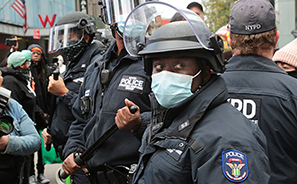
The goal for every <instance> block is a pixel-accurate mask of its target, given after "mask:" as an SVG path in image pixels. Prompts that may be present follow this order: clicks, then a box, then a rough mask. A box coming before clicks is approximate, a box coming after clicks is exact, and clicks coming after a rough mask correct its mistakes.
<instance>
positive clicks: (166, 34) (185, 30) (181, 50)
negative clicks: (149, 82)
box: [138, 21, 225, 75]
mask: <svg viewBox="0 0 297 184" xmlns="http://www.w3.org/2000/svg"><path fill="white" fill-rule="evenodd" d="M193 26H194V28H195V26H196V25H195V24H194V25H193ZM209 40H210V42H209V47H210V48H214V50H207V49H205V48H204V47H203V46H202V45H201V44H200V42H199V41H198V40H197V38H196V36H195V33H194V32H193V31H192V29H191V26H190V24H189V23H188V22H187V21H177V22H171V23H169V24H166V25H164V26H161V27H160V28H159V29H157V30H156V31H155V32H154V33H153V34H152V36H151V37H150V38H149V40H148V42H147V43H146V46H145V48H144V49H143V50H141V51H140V52H139V53H138V54H139V55H142V56H143V58H144V69H145V71H146V73H147V74H148V75H151V72H152V63H151V58H155V57H162V56H165V57H166V56H190V57H197V58H202V59H205V60H206V61H208V62H209V63H210V66H211V68H212V70H213V71H215V72H218V73H223V72H224V71H225V66H224V65H225V64H224V62H223V57H222V51H223V49H224V47H223V41H222V39H221V38H220V37H219V36H218V35H215V34H213V35H211V37H210V38H209ZM215 47H216V48H215Z"/></svg>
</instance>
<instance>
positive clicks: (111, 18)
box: [98, 0, 148, 25]
mask: <svg viewBox="0 0 297 184" xmlns="http://www.w3.org/2000/svg"><path fill="white" fill-rule="evenodd" d="M147 1H148V0H99V2H98V4H99V6H100V8H101V16H102V19H103V22H104V23H105V24H108V25H110V24H115V23H119V22H125V20H126V18H127V16H128V15H129V13H130V12H131V11H132V10H133V9H134V8H135V7H137V6H138V5H140V4H142V3H145V2H147Z"/></svg>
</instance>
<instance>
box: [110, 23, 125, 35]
mask: <svg viewBox="0 0 297 184" xmlns="http://www.w3.org/2000/svg"><path fill="white" fill-rule="evenodd" d="M110 29H111V33H112V36H113V37H114V38H115V32H117V33H118V34H119V35H120V37H122V38H123V33H122V32H121V31H120V30H119V29H118V26H116V25H115V24H113V25H111V26H110Z"/></svg>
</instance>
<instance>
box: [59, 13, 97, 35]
mask: <svg viewBox="0 0 297 184" xmlns="http://www.w3.org/2000/svg"><path fill="white" fill-rule="evenodd" d="M65 24H76V25H77V27H78V29H84V31H85V32H86V33H87V34H89V35H92V34H95V33H96V30H97V27H96V23H95V20H94V19H93V18H92V17H91V16H89V15H87V14H85V13H83V12H70V13H68V14H66V15H64V16H63V17H61V18H60V19H59V20H58V22H57V23H56V24H55V26H61V25H65Z"/></svg>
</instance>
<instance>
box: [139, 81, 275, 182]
mask: <svg viewBox="0 0 297 184" xmlns="http://www.w3.org/2000/svg"><path fill="white" fill-rule="evenodd" d="M152 97H154V96H153V95H152ZM227 98H228V91H227V88H226V84H225V82H224V80H223V78H222V77H218V76H212V77H211V79H210V81H209V82H207V83H206V85H205V86H203V87H202V88H201V89H200V90H199V91H198V92H196V93H194V94H193V95H192V96H190V97H188V98H187V99H185V100H184V101H182V102H180V103H178V104H175V105H174V106H171V107H170V108H168V109H164V108H162V107H160V105H159V104H158V103H157V102H156V100H155V98H152V99H153V100H152V104H153V105H152V106H153V109H154V110H153V117H152V124H151V126H150V127H148V128H147V130H146V132H145V134H144V135H143V139H142V145H141V147H140V149H139V151H140V154H141V156H140V160H139V162H138V167H137V170H136V172H135V174H134V178H133V183H139V184H144V183H146V184H151V183H168V184H169V183H170V184H181V183H183V184H186V183H220V184H222V183H232V182H242V183H252V184H255V183H268V180H269V174H270V173H269V161H268V158H267V156H266V153H265V149H266V139H265V137H264V135H263V133H262V132H261V130H260V129H259V127H258V126H257V125H255V124H254V123H252V122H250V121H249V120H248V119H247V118H245V117H244V116H243V115H242V114H241V113H240V112H239V111H238V110H236V109H235V108H234V107H233V106H231V105H230V103H228V102H227Z"/></svg>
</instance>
